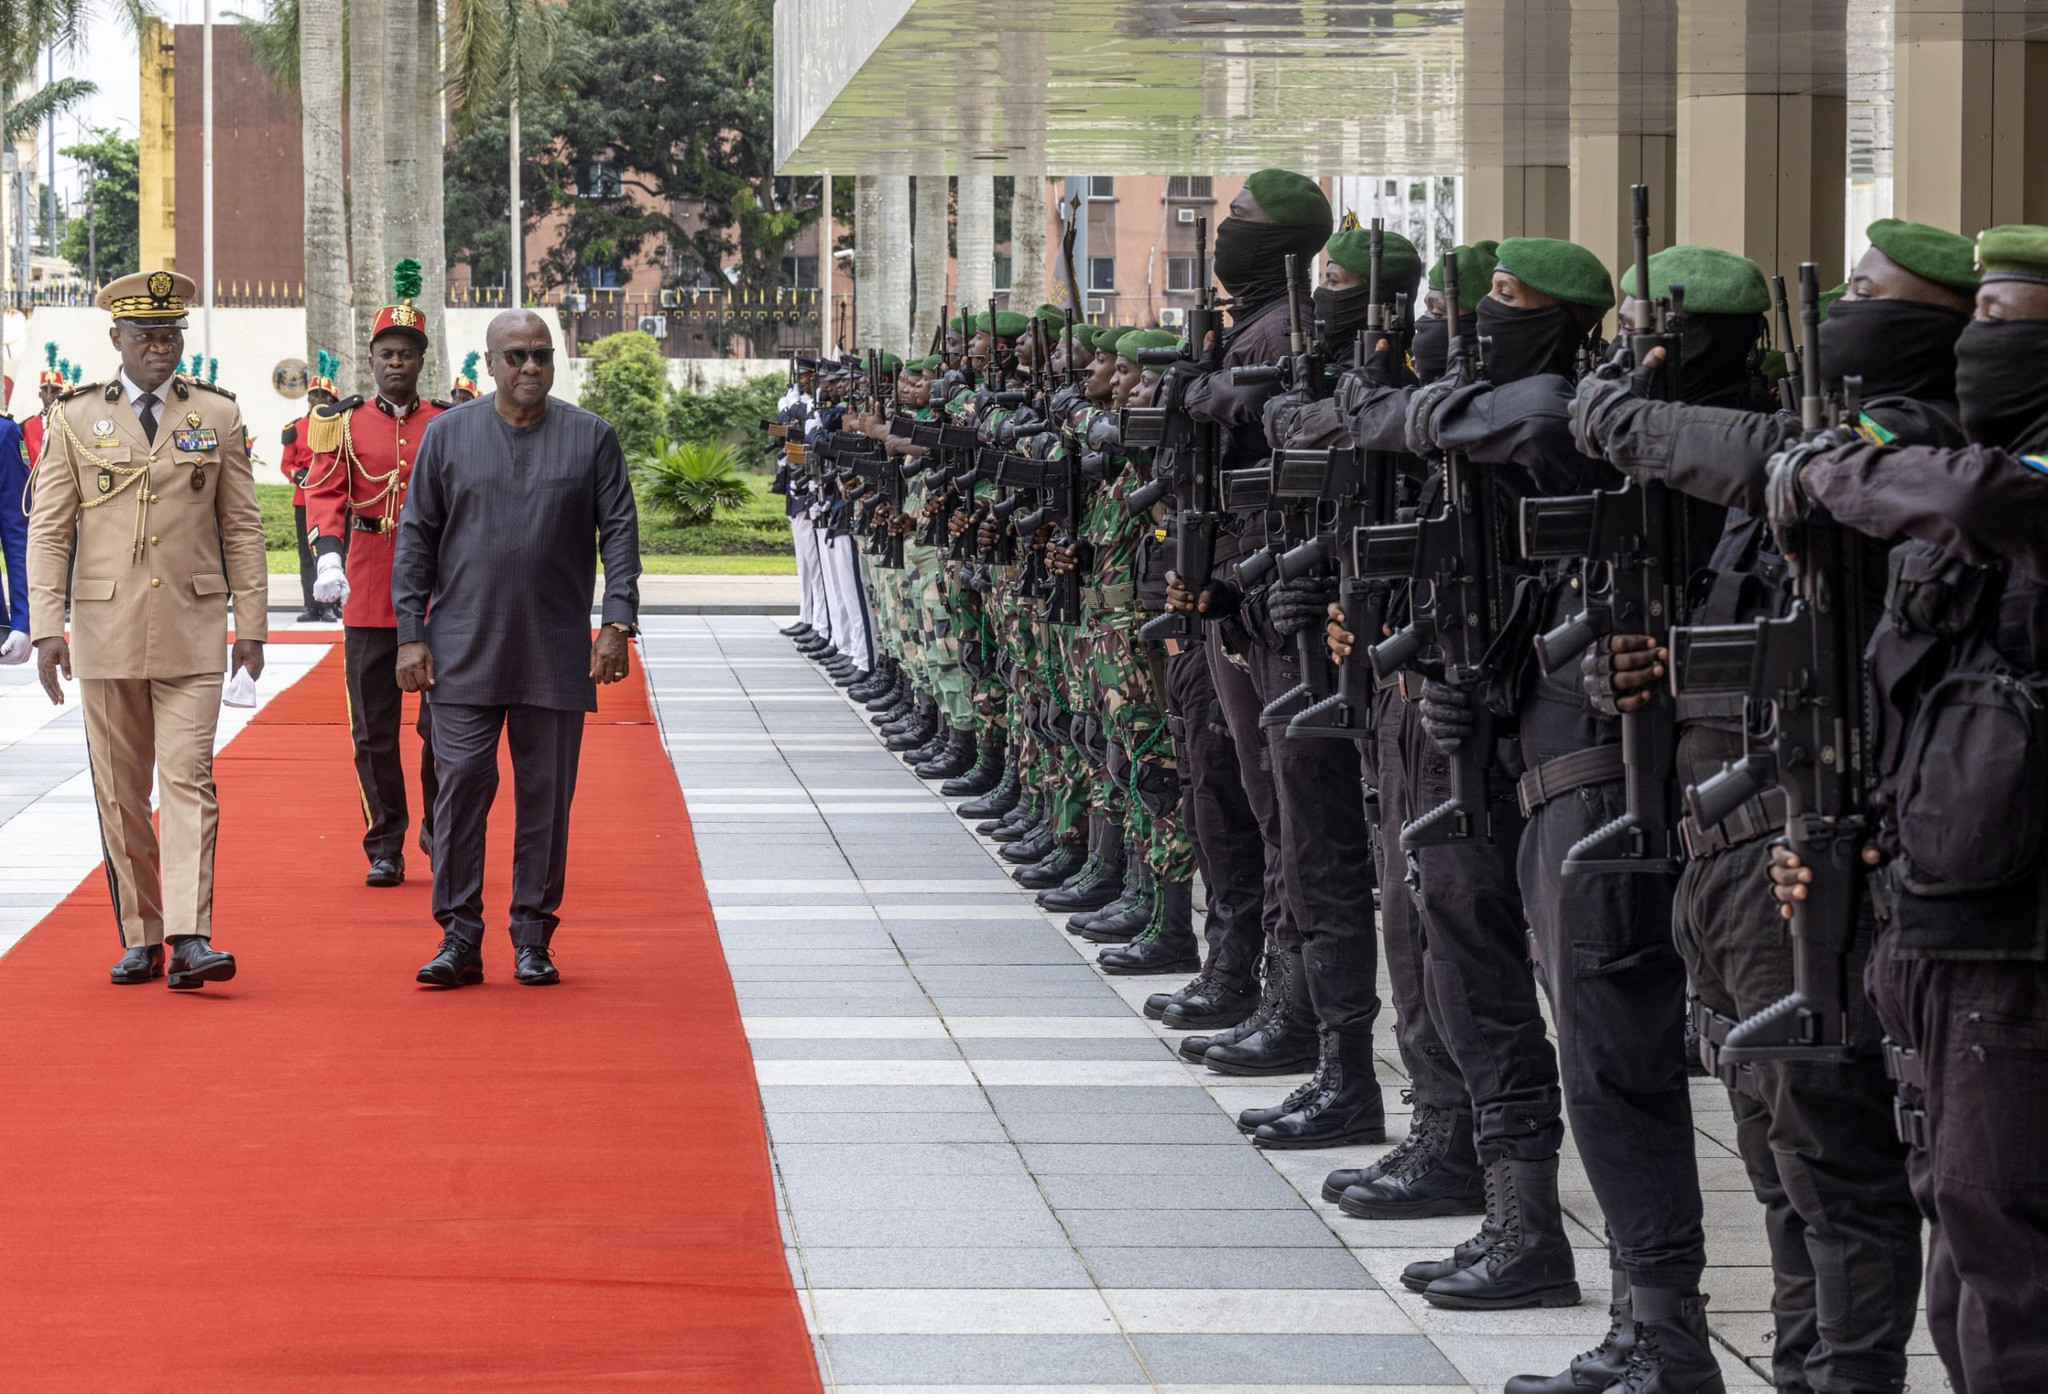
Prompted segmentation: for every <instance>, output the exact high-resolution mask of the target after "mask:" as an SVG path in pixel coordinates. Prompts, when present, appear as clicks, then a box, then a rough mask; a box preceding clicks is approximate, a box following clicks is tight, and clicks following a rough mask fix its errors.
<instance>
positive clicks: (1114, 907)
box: [1067, 843, 1152, 934]
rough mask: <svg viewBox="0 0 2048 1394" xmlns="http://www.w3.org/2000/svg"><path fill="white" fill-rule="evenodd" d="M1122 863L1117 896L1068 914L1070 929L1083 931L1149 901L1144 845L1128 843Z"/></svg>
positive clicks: (1149, 881)
mask: <svg viewBox="0 0 2048 1394" xmlns="http://www.w3.org/2000/svg"><path fill="white" fill-rule="evenodd" d="M1123 865H1124V876H1123V889H1122V890H1121V891H1119V892H1117V895H1116V898H1115V899H1114V900H1112V901H1110V902H1109V904H1107V905H1104V906H1101V907H1100V908H1098V909H1094V910H1083V911H1081V912H1080V913H1079V914H1075V915H1069V916H1067V933H1069V934H1084V933H1086V932H1087V931H1088V930H1090V929H1093V928H1094V927H1095V926H1096V925H1098V924H1102V923H1104V922H1106V921H1109V920H1115V919H1121V918H1123V917H1124V916H1126V915H1129V914H1131V913H1132V912H1133V911H1139V910H1142V908H1143V907H1144V906H1146V905H1148V904H1150V896H1151V894H1152V890H1151V886H1152V882H1151V880H1150V872H1149V869H1148V868H1147V867H1146V865H1145V854H1144V851H1143V849H1141V848H1139V847H1136V846H1134V845H1131V844H1128V843H1127V844H1125V846H1124V849H1123Z"/></svg>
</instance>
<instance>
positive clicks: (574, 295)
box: [562, 291, 590, 315]
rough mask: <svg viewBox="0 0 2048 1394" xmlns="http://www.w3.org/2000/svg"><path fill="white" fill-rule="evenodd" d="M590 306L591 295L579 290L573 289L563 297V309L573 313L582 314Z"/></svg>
mask: <svg viewBox="0 0 2048 1394" xmlns="http://www.w3.org/2000/svg"><path fill="white" fill-rule="evenodd" d="M589 308H590V297H589V296H587V295H584V294H582V293H581V292H579V291H571V292H570V293H569V294H567V295H565V296H563V297H562V309H563V310H564V311H565V312H567V313H569V314H572V315H580V314H582V313H583V312H584V311H586V310H588V309H589Z"/></svg>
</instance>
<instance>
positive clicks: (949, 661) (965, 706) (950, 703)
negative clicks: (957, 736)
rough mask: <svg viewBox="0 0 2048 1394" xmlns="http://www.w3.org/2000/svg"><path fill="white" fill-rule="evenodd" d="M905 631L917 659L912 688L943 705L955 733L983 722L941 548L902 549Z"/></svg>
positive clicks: (911, 668)
mask: <svg viewBox="0 0 2048 1394" xmlns="http://www.w3.org/2000/svg"><path fill="white" fill-rule="evenodd" d="M901 575H902V577H903V582H902V586H903V596H904V609H905V632H906V634H907V635H909V636H911V637H910V641H909V645H910V647H911V648H913V649H914V650H915V652H916V655H917V657H916V661H915V662H914V663H908V664H906V665H905V666H906V667H907V668H908V670H909V673H910V682H911V686H912V687H914V688H916V689H917V691H919V692H921V693H923V694H924V695H925V696H926V697H929V698H930V699H931V700H932V701H934V702H936V703H937V704H938V707H939V710H940V712H942V713H943V714H944V715H945V718H946V724H947V725H948V726H950V727H952V728H953V729H954V730H956V731H967V730H972V729H974V728H975V726H976V725H977V724H978V723H977V722H976V721H975V719H974V707H973V702H972V699H971V693H970V690H969V684H968V680H967V674H966V672H965V670H963V669H962V668H961V666H960V640H959V638H958V635H957V632H956V630H955V629H954V620H953V612H952V609H951V607H950V605H949V604H948V602H947V597H946V587H947V584H948V582H947V578H946V564H945V560H944V558H943V557H942V556H941V555H940V553H939V550H938V548H936V547H920V546H915V545H908V546H905V547H904V549H903V571H902V573H901Z"/></svg>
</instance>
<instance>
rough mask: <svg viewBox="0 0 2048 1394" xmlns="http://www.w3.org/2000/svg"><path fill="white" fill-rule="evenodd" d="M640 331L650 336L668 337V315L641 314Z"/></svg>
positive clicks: (656, 337)
mask: <svg viewBox="0 0 2048 1394" xmlns="http://www.w3.org/2000/svg"><path fill="white" fill-rule="evenodd" d="M640 332H641V333H642V334H645V335H647V336H649V337H650V338H655V339H666V338H667V337H668V316H667V315H642V316H640Z"/></svg>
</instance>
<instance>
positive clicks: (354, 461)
mask: <svg viewBox="0 0 2048 1394" xmlns="http://www.w3.org/2000/svg"><path fill="white" fill-rule="evenodd" d="M354 420H355V412H353V411H351V412H349V413H348V415H346V416H344V417H343V418H342V422H341V455H342V458H343V459H345V460H347V461H348V471H349V490H348V493H349V500H348V511H349V512H350V513H352V514H361V513H362V512H363V510H364V509H366V508H371V507H374V506H375V505H377V504H380V503H382V504H387V505H388V504H389V502H390V500H391V499H392V498H394V497H395V496H396V495H397V493H398V475H399V471H400V470H401V469H403V468H404V466H402V465H393V466H392V467H391V472H390V473H389V474H372V473H370V472H369V471H368V470H367V469H364V468H363V462H362V460H361V459H359V458H358V457H357V455H356V437H355V427H354ZM358 475H360V476H361V477H362V480H363V482H364V483H365V484H372V485H378V486H381V487H379V488H378V490H377V492H376V493H374V494H372V495H371V496H370V497H369V498H366V499H357V498H356V497H355V492H356V491H355V487H354V485H355V479H356V477H357V476H358ZM379 521H380V523H381V524H382V530H383V531H385V532H396V531H397V530H398V520H397V519H396V518H394V517H392V516H391V510H390V508H389V507H388V506H387V507H386V508H385V510H384V516H383V517H382V518H381V519H380V520H379Z"/></svg>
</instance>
